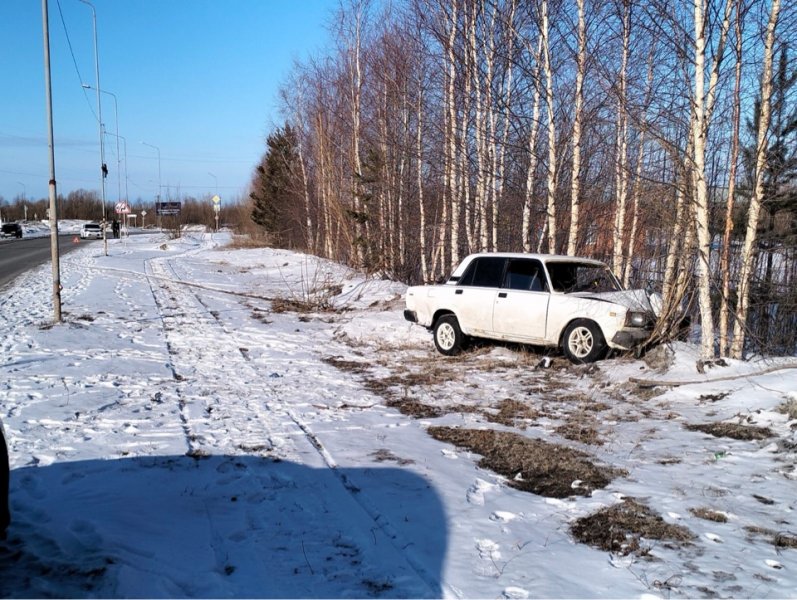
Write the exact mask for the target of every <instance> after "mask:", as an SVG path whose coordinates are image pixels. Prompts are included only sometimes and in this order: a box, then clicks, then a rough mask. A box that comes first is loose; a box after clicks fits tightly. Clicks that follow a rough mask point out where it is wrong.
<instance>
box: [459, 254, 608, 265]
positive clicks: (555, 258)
mask: <svg viewBox="0 0 797 600" xmlns="http://www.w3.org/2000/svg"><path fill="white" fill-rule="evenodd" d="M483 256H493V257H497V258H536V259H537V260H541V261H542V262H583V263H589V264H593V265H605V264H606V263H604V262H602V261H600V260H595V259H594V258H585V257H583V256H567V255H564V254H532V253H528V254H527V253H525V252H477V253H476V254H470V255H468V256H467V257H465V259H464V260H463V261H462V262H465V261H468V262H470V261H471V260H473V259H474V258H480V257H483Z"/></svg>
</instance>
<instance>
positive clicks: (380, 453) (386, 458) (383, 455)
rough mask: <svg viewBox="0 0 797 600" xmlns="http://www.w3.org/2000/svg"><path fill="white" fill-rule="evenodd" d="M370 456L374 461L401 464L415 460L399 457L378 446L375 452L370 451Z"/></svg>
mask: <svg viewBox="0 0 797 600" xmlns="http://www.w3.org/2000/svg"><path fill="white" fill-rule="evenodd" d="M370 456H371V457H372V458H373V459H374V461H375V462H394V463H396V464H398V465H402V466H404V465H411V464H413V463H414V462H415V461H414V460H411V459H409V458H400V457H398V456H396V455H395V454H393V453H392V452H391V451H390V450H388V449H386V448H380V449H379V450H377V451H376V452H372V453H371V454H370Z"/></svg>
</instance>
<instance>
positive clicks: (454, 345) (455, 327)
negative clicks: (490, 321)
mask: <svg viewBox="0 0 797 600" xmlns="http://www.w3.org/2000/svg"><path fill="white" fill-rule="evenodd" d="M464 341H465V336H464V335H463V334H462V330H461V329H460V328H459V321H457V318H456V317H455V316H454V315H444V316H442V317H440V318H439V319H438V320H437V323H435V326H434V345H435V346H436V347H437V350H438V351H439V352H440V353H442V354H445V355H446V356H454V355H455V354H459V352H460V351H461V350H462V346H463V344H464Z"/></svg>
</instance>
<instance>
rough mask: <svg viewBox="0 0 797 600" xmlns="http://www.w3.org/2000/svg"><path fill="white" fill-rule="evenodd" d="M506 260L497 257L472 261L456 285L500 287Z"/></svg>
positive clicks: (482, 257) (486, 257) (483, 257)
mask: <svg viewBox="0 0 797 600" xmlns="http://www.w3.org/2000/svg"><path fill="white" fill-rule="evenodd" d="M505 264H506V259H505V258H502V257H497V256H481V257H479V258H476V259H474V260H473V262H472V263H471V264H470V265H469V266H468V269H467V270H466V271H465V273H464V274H463V275H462V278H461V279H460V280H459V281H458V282H457V285H472V286H474V287H495V288H497V287H500V286H501V281H502V279H503V276H504V265H505Z"/></svg>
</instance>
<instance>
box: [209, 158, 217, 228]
mask: <svg viewBox="0 0 797 600" xmlns="http://www.w3.org/2000/svg"><path fill="white" fill-rule="evenodd" d="M208 175H210V176H211V177H212V178H213V180H214V181H215V182H216V195H215V196H213V217H214V220H215V221H216V233H218V231H219V204H218V202H219V178H218V177H216V176H215V175H214V174H213V173H211V172H210V171H208Z"/></svg>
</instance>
